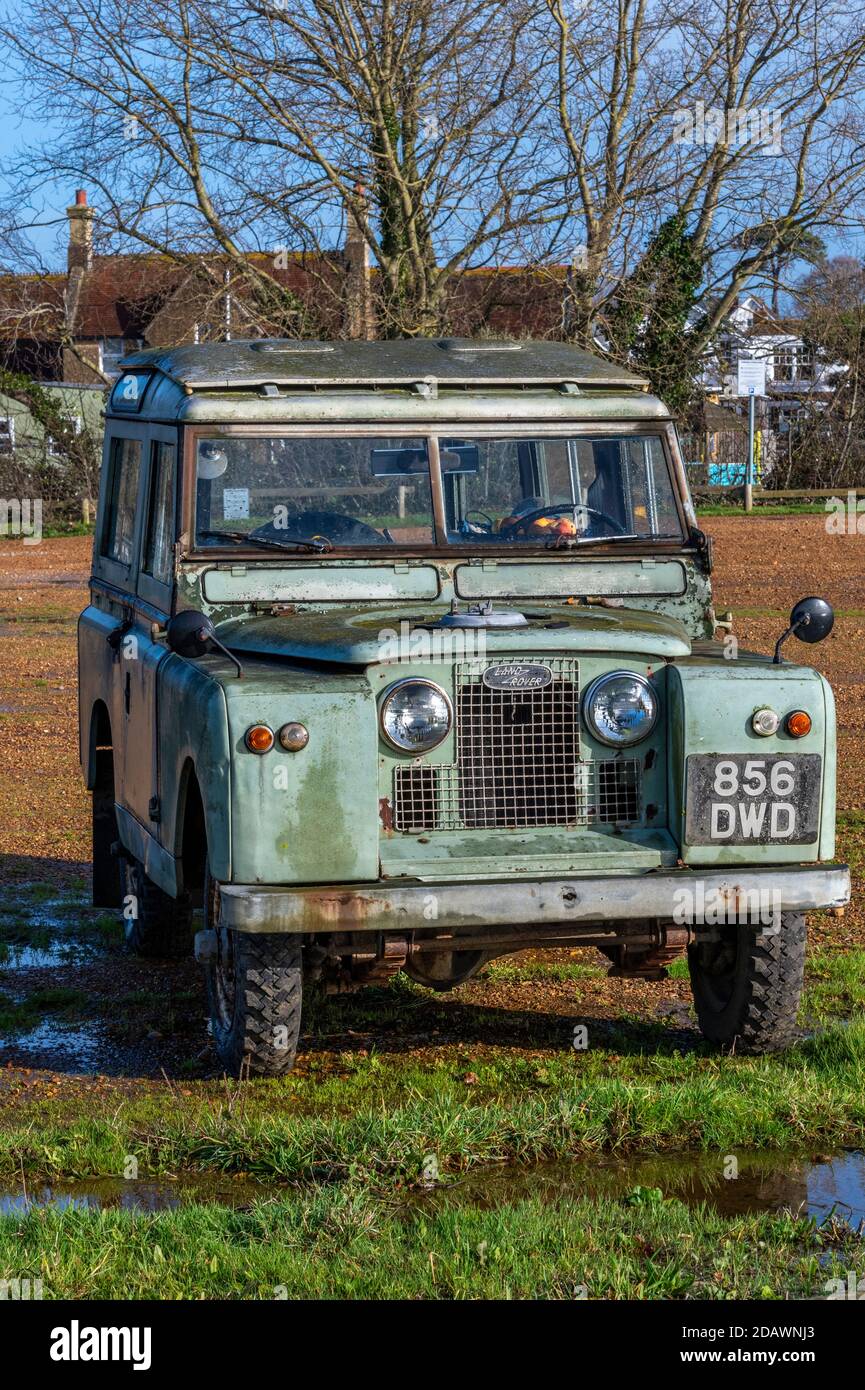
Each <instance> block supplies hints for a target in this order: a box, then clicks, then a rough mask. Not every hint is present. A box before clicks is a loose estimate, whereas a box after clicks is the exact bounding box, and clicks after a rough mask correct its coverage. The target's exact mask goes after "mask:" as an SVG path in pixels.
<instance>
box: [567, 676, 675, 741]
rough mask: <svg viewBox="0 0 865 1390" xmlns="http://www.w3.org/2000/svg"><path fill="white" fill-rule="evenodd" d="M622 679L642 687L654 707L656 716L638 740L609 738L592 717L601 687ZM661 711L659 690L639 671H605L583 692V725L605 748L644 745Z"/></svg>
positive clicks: (655, 725) (653, 716)
mask: <svg viewBox="0 0 865 1390" xmlns="http://www.w3.org/2000/svg"><path fill="white" fill-rule="evenodd" d="M622 677H624V678H625V679H626V680H629V681H635V682H636V683H637V685H640V686H642V688H643V690H644V691H645V692H646V694H647V695H648V696H649V697H650V699H651V701H652V704H653V706H654V714H653V715H652V718H651V720H649V722H648V725H647V727H646V728H645V729H642V730H641V731H640V732H639V733H638V734H637V737H636V738H631V739H622V738H609V737H608V736H607V735H606V734H605V733H603V732H602V731H601V730H600V729H599V728H598V727H597V725H596V724H595V721H594V719H593V718H592V716H591V707H592V701H593V700H594V698H595V695H596V694H597V692H598V689H599V688H600V687H601V686H603V685H606V684H607V683H608V682H609V681H613V680H617V679H618V680H621V679H622ZM660 709H661V702H660V699H659V697H658V692H657V690H656V689H655V687H654V686H653V685H652V683H651V681H650V680H648V678H647V677H646V676H644V675H641V673H640V672H639V671H628V670H627V669H622V670H618V671H604V673H603V674H602V675H600V676H595V679H594V680H593V681H590V683H589V684H588V685H587V686H586V689H585V690H584V692H583V724H584V726H585V727H586V728H587V729H588V731H589V733H590V734H591V736H592V738H593V739H595V740H596V741H597V742H598V743H602V744H603V745H604V747H605V748H636V746H637V744H639V743H643V742H644V740H645V739H647V738H648V737H649V735H650V734H651V733H653V732H654V730H655V729H656V727H657V724H658V715H659V714H660Z"/></svg>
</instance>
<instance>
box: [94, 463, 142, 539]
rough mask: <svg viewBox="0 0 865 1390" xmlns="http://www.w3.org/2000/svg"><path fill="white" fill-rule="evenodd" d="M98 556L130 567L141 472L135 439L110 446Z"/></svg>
mask: <svg viewBox="0 0 865 1390" xmlns="http://www.w3.org/2000/svg"><path fill="white" fill-rule="evenodd" d="M108 467H109V474H108V491H107V494H106V498H105V518H104V521H103V525H102V542H101V545H100V547H99V549H100V552H101V554H103V555H105V556H107V558H108V559H109V560H116V561H117V562H118V563H119V564H121V565H131V564H132V541H133V537H134V534H135V504H136V502H137V500H138V475H139V473H140V471H141V445H140V443H139V442H138V440H137V439H115V440H113V441H112V444H111V455H110V460H109V465H108Z"/></svg>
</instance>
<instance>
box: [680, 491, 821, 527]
mask: <svg viewBox="0 0 865 1390" xmlns="http://www.w3.org/2000/svg"><path fill="white" fill-rule="evenodd" d="M838 495H839V497H841V496H843V497H845V498H846V496H847V489H846V488H839V490H838ZM825 502H826V499H823V498H821V499H820V500H819V501H814V502H808V501H802V502H795V501H793V502H762V501H760V500H758V499H756V498H755V500H754V510H753V512H751V513H750V514H749V513H747V512H746V511H745V507H744V503H743V502H741V501H740V502H739V503H738V504H736V503H732V502H705V503H702V502H697V504H696V506H697V516H698V517H701V516H730V517H733V516H735V517H741V518H742V519H743V520H744V521H752V520H758V519H760V518H761V517H766V516H825V515H826V505H825Z"/></svg>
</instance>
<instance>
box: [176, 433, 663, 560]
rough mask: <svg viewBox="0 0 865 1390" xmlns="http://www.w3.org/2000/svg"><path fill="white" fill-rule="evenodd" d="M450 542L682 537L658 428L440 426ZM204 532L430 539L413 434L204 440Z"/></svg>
mask: <svg viewBox="0 0 865 1390" xmlns="http://www.w3.org/2000/svg"><path fill="white" fill-rule="evenodd" d="M438 442H439V458H440V466H441V478H442V492H443V498H444V515H445V534H444V535H443V536H440V537H439V538H438V539H439V543H445V544H447V545H484V544H494V545H508V546H510V545H514V546H518V545H526V546H534V547H538V546H558V545H568V544H581V543H587V542H590V541H596V540H597V541H614V540H615V539H616V538H619V539H632V540H634V539H636V540H642V539H646V540H680V539H681V538H682V530H681V525H680V520H679V513H678V510H677V507H676V502H675V494H674V490H673V484H672V480H671V478H670V475H669V471H668V468H667V462H666V457H665V454H664V448H663V444H662V441H661V439H660V437H659V436H657V435H632V434H629V435H622V434H619V435H598V436H585V435H581V436H579V437H573V438H567V437H562V438H536V439H532V438H524V439H520V438H514V437H510V438H499V439H488V438H485V439H471V438H468V439H465V438H453V437H447V436H442V437H441V438H440V439H439V441H438ZM195 515H196V543H197V545H199V546H203V547H210V546H231V545H236V544H237V543H238V542H247V543H249V544H251V545H260V546H261V547H262V548H272V547H278V546H284V547H285V548H286V549H290V548H292V546H303V545H314V546H315V547H316V548H321V547H326V548H330V547H343V546H358V547H368V546H370V545H389V544H390V545H404V546H415V545H432V544H434V543H435V541H436V535H435V527H434V522H433V507H432V489H431V481H430V455H429V449H428V444H427V441H426V440H425V439H424V438H423V437H418V438H404V437H395V438H386V437H383V438H379V437H370V436H365V437H364V436H353V437H350V438H334V437H332V436H331V437H325V436H321V435H319V436H312V437H300V436H297V435H292V436H282V437H279V436H276V437H265V436H254V435H227V436H222V437H219V436H213V437H211V438H202V439H199V440H198V442H197V451H196V514H195Z"/></svg>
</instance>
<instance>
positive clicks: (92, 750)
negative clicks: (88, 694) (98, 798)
mask: <svg viewBox="0 0 865 1390" xmlns="http://www.w3.org/2000/svg"><path fill="white" fill-rule="evenodd" d="M108 750H110V752H111V758H110V760H108V759H105V758H99V757H98V754H99V753H100V752H107V751H108ZM109 761H110V764H111V768H112V781H113V765H114V739H113V736H112V733H111V715H110V714H109V713H108V706H107V705H106V703H105V701H104V700H101V699H99V700H94V701H93V707H92V709H91V711H90V731H89V734H88V738H87V748H86V758H85V763H84V782H85V785H86V787H87V790H88V791H90V792H92V791H96V790H97V784H98V783H99V782H100V780H101V779H102V778H103V777H104V775H105V768H106V765H107V763H108V762H109Z"/></svg>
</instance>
